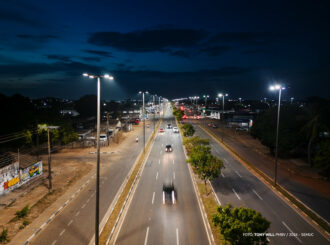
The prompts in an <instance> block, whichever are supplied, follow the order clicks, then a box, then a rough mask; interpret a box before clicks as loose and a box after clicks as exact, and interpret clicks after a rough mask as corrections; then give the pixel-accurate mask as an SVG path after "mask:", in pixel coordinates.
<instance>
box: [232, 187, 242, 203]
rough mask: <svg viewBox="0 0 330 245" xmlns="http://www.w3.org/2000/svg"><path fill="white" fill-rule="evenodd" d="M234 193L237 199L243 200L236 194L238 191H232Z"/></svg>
mask: <svg viewBox="0 0 330 245" xmlns="http://www.w3.org/2000/svg"><path fill="white" fill-rule="evenodd" d="M232 190H233V192H234V193H235V195H236V197H237V198H238V200H241V198H240V197H239V195H238V194H237V193H236V191H235V190H234V188H233V189H232Z"/></svg>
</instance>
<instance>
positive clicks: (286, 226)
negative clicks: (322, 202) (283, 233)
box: [282, 221, 302, 243]
mask: <svg viewBox="0 0 330 245" xmlns="http://www.w3.org/2000/svg"><path fill="white" fill-rule="evenodd" d="M282 224H283V225H284V226H285V228H287V229H288V230H289V231H290V232H291V233H294V232H293V231H292V230H291V229H290V227H289V226H288V225H287V224H285V222H284V221H282ZM294 238H296V239H297V240H298V242H300V243H302V241H301V240H300V239H299V237H297V236H295V237H294Z"/></svg>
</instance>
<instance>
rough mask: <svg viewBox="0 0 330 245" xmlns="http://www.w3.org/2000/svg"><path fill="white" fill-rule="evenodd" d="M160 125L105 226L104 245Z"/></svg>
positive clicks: (101, 236) (102, 240)
mask: <svg viewBox="0 0 330 245" xmlns="http://www.w3.org/2000/svg"><path fill="white" fill-rule="evenodd" d="M160 123H161V120H160V121H159V122H158V123H157V125H156V127H155V130H154V132H153V133H152V135H151V137H150V139H149V140H148V143H147V144H146V150H145V152H144V153H143V152H142V153H141V154H140V155H139V157H138V160H137V162H136V164H135V166H134V169H133V171H132V173H131V175H130V176H129V179H128V181H127V183H126V185H125V187H124V189H123V191H122V193H121V195H120V196H119V198H118V200H117V203H116V205H115V207H114V209H113V211H112V213H111V215H110V217H109V219H108V221H107V223H106V224H105V226H104V228H103V230H102V233H101V235H100V239H99V242H100V244H102V245H105V244H106V242H107V240H108V238H109V236H110V233H111V231H112V228H113V227H114V225H115V222H116V220H117V217H118V215H119V213H120V210H121V208H122V207H123V204H124V202H125V199H126V197H127V195H128V193H129V190H130V188H131V186H132V184H133V182H134V179H135V177H136V175H137V174H138V172H139V169H140V167H141V166H142V163H143V161H144V160H145V157H146V155H147V154H146V153H147V152H148V150H149V148H150V147H151V143H152V141H153V139H154V137H155V135H156V132H157V129H158V127H159V125H160Z"/></svg>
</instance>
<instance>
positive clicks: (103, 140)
mask: <svg viewBox="0 0 330 245" xmlns="http://www.w3.org/2000/svg"><path fill="white" fill-rule="evenodd" d="M107 140H108V137H107V135H106V134H100V141H101V142H106V141H107Z"/></svg>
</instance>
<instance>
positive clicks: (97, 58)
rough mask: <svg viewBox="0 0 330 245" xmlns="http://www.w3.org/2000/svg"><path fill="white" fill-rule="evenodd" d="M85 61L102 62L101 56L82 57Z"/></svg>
mask: <svg viewBox="0 0 330 245" xmlns="http://www.w3.org/2000/svg"><path fill="white" fill-rule="evenodd" d="M81 59H82V60H84V61H94V62H100V61H101V59H100V58H99V57H81Z"/></svg>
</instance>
